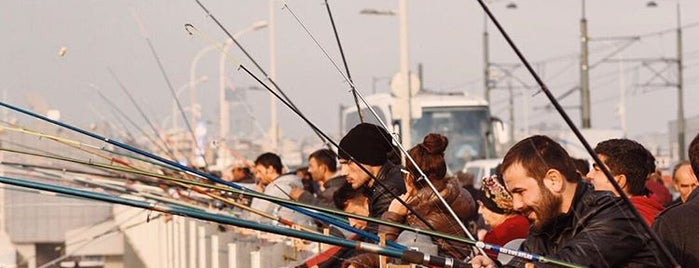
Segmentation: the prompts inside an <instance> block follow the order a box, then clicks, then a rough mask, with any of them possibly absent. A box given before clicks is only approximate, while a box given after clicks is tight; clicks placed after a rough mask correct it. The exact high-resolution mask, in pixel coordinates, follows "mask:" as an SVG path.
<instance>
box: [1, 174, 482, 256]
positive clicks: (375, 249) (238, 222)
mask: <svg viewBox="0 0 699 268" xmlns="http://www.w3.org/2000/svg"><path fill="white" fill-rule="evenodd" d="M0 183H5V184H10V185H15V186H20V187H24V188H31V189H37V190H43V191H49V192H54V193H60V194H66V195H72V196H78V197H83V198H88V199H93V200H98V201H104V202H109V203H114V204H120V205H125V206H130V207H137V208H143V209H149V210H154V211H158V212H163V213H168V214H174V215H181V216H186V217H190V218H196V219H200V220H205V221H210V222H216V223H221V224H228V225H234V226H238V227H242V228H247V229H253V230H258V231H263V232H269V233H274V234H279V235H284V236H291V237H296V238H300V239H305V240H309V241H314V242H320V243H325V244H331V245H336V246H342V247H345V248H354V249H357V250H360V251H365V252H370V253H376V254H380V255H384V256H388V257H393V258H399V259H401V260H404V261H407V262H410V263H418V264H425V265H431V266H441V267H459V268H461V267H463V268H466V267H470V265H469V264H466V263H464V262H461V261H460V260H454V259H452V258H445V257H440V256H432V255H428V254H425V253H422V252H419V251H412V250H407V249H396V248H391V247H384V246H380V245H377V244H371V243H367V242H358V241H352V240H347V239H342V238H338V237H333V236H325V235H320V234H314V233H308V232H304V231H299V230H294V229H290V228H282V227H277V226H272V225H265V224H260V223H256V222H252V221H247V220H242V219H238V218H234V217H227V216H224V215H219V214H214V213H208V212H204V211H195V210H187V209H183V208H180V207H178V206H169V205H164V204H153V203H149V202H145V201H141V200H133V199H126V198H121V197H115V196H110V195H107V194H103V193H95V192H90V191H84V190H77V189H72V188H68V187H63V186H56V185H50V184H45V183H39V182H32V181H27V180H22V179H16V178H9V177H5V176H0Z"/></svg>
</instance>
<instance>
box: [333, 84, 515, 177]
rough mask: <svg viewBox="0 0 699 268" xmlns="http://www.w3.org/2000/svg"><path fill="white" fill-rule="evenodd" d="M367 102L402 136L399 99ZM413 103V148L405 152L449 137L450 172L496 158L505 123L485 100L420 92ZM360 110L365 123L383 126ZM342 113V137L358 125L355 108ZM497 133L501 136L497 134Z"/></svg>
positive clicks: (378, 98)
mask: <svg viewBox="0 0 699 268" xmlns="http://www.w3.org/2000/svg"><path fill="white" fill-rule="evenodd" d="M366 100H367V102H368V103H369V104H370V105H371V106H372V107H373V108H374V110H375V111H376V113H377V114H378V116H379V117H380V118H381V119H382V120H383V122H384V123H386V124H387V125H388V127H389V128H392V129H393V132H394V133H398V134H399V135H400V123H401V118H400V112H398V111H397V110H398V109H395V104H396V103H397V102H398V99H397V98H395V97H393V96H391V95H390V94H389V93H379V94H374V95H370V96H367V97H366ZM411 103H412V109H411V114H412V117H413V120H412V124H411V125H412V128H411V130H410V133H411V138H410V141H411V143H412V144H409V145H405V144H404V146H405V147H406V148H410V147H412V146H413V145H414V144H416V143H418V142H421V141H422V139H423V138H424V137H425V136H426V135H427V134H429V133H439V134H442V135H445V136H447V137H448V138H449V146H448V147H447V151H446V152H445V158H446V160H447V164H448V166H449V169H450V170H451V171H458V170H461V169H462V168H463V167H464V163H465V162H466V161H470V160H476V159H488V158H495V157H497V156H496V154H495V145H496V142H497V139H496V138H495V137H496V136H501V135H500V133H501V131H502V123H501V121H499V120H496V119H495V120H494V119H493V118H492V117H491V115H490V109H489V108H488V103H487V102H486V101H485V100H484V99H482V98H480V97H476V96H471V95H466V94H454V93H427V92H419V93H417V94H416V95H415V96H412V97H411ZM360 104H361V103H360ZM361 106H362V107H363V108H362V115H363V116H364V120H365V122H367V123H373V124H377V125H380V124H379V123H378V121H377V120H376V117H375V116H374V115H373V114H372V113H371V112H370V111H369V109H367V108H366V106H365V105H363V104H362V105H361ZM340 112H341V114H340V117H341V118H340V133H342V134H344V133H347V131H348V130H349V129H351V128H352V127H353V126H355V125H357V124H359V122H360V121H359V116H358V114H357V108H356V106H355V105H351V106H344V107H341V111H340ZM494 123H495V124H494ZM494 125H499V127H495V128H494ZM494 129H496V131H498V132H499V133H494V132H493V130H494ZM494 134H497V135H494Z"/></svg>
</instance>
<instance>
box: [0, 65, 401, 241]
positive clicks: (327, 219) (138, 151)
mask: <svg viewBox="0 0 699 268" xmlns="http://www.w3.org/2000/svg"><path fill="white" fill-rule="evenodd" d="M241 67H242V66H241ZM243 68H244V67H243ZM245 70H246V71H247V72H248V73H249V74H250V75H253V74H252V73H250V71H249V70H247V69H245ZM253 76H254V75H253ZM255 78H257V77H255ZM257 80H258V81H259V82H261V81H260V80H259V79H257ZM261 84H262V85H264V86H265V87H266V88H267V89H269V87H267V85H265V84H264V83H261ZM275 93H276V92H275ZM275 96H277V97H278V95H276V94H275ZM0 106H3V107H6V108H8V109H11V110H13V111H15V112H19V113H22V114H25V115H28V116H31V117H34V118H36V119H40V120H42V121H45V122H49V123H51V124H54V125H57V126H61V127H63V128H66V129H69V130H71V131H74V132H77V133H80V134H83V135H85V136H88V137H91V138H93V139H96V140H100V141H103V142H106V143H109V144H112V145H114V146H117V147H119V148H122V149H124V150H127V151H130V152H133V153H136V154H139V155H142V156H145V157H148V158H150V159H154V160H156V161H158V162H161V163H164V164H167V165H169V166H171V167H172V168H176V169H178V170H180V171H182V172H185V173H186V174H190V175H192V176H196V177H199V178H204V179H207V180H210V181H212V182H216V183H220V184H223V185H226V186H229V187H233V188H236V189H239V190H244V191H254V190H251V189H249V188H246V187H243V186H240V185H238V184H236V183H232V182H228V181H224V180H222V179H220V178H218V177H216V176H213V175H211V174H208V173H205V172H202V171H200V170H197V169H194V168H190V167H187V166H184V165H182V164H180V163H177V162H174V161H172V160H169V159H166V158H163V157H160V156H157V155H155V154H153V153H150V152H147V151H144V150H141V149H138V148H136V147H134V146H131V145H128V144H125V143H122V142H119V141H117V140H113V139H110V138H107V137H103V136H100V135H98V134H95V133H93V132H90V131H86V130H83V129H81V128H78V127H75V126H73V125H70V124H67V123H63V122H60V121H56V120H53V119H50V118H48V117H45V116H43V115H40V114H37V113H35V112H32V111H29V110H26V109H22V108H19V107H17V106H14V105H11V104H8V103H5V102H2V101H0ZM308 122H310V121H308ZM367 172H368V171H367ZM281 206H284V207H286V208H288V209H291V210H293V211H296V212H299V213H301V214H303V215H306V216H308V217H311V218H314V219H317V220H320V221H323V222H327V223H330V224H333V225H336V226H337V227H340V228H343V229H345V230H348V231H351V232H353V233H356V234H359V235H361V236H362V237H365V238H368V239H371V240H372V241H376V242H378V241H379V240H380V239H379V237H378V236H377V235H376V234H373V233H369V232H367V231H363V230H359V229H357V228H354V227H352V226H350V225H349V224H347V223H343V222H338V221H337V220H336V219H334V218H331V217H329V216H328V215H323V214H320V213H315V212H313V211H309V210H306V209H303V208H299V207H294V206H289V205H285V204H282V205H281ZM387 244H388V245H389V246H391V247H396V248H401V249H403V248H405V246H403V245H400V244H398V243H396V242H394V241H387Z"/></svg>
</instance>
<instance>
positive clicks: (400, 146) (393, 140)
mask: <svg viewBox="0 0 699 268" xmlns="http://www.w3.org/2000/svg"><path fill="white" fill-rule="evenodd" d="M282 1H283V2H284V9H285V10H287V11H288V12H289V14H291V15H292V16H293V17H294V19H295V20H296V22H298V23H299V25H301V27H302V28H303V29H304V30H305V32H306V33H307V34H308V35H309V37H310V38H311V39H313V40H314V41H315V40H316V38H315V37H314V36H313V34H312V33H311V32H310V31H309V30H308V28H307V27H306V26H305V25H304V24H303V22H301V19H299V17H298V16H296V14H295V13H294V11H293V10H291V7H289V5H288V3H287V2H286V1H285V0H282ZM315 43H316V45H317V46H318V48H320V49H321V50H322V51H323V53H324V54H325V56H326V58H327V59H328V60H329V61H330V62H331V63H332V64H333V65H334V66H335V68H336V69H337V71H338V72H339V73H340V74H341V75H342V77H343V78H344V79H345V81H346V82H347V83H349V84H350V85H351V86H352V88H356V87H355V86H354V83H353V82H352V80H351V79H350V78H349V77H347V76H345V75H344V74H343V73H342V71H340V69H339V67H337V64H336V63H335V61H334V60H333V59H332V58H331V57H330V56H329V55H328V54H327V53H326V52H325V49H324V48H323V47H322V46H321V45H320V43H318V42H317V41H316V42H315ZM353 93H355V96H358V97H359V98H360V99H361V100H362V102H363V103H364V105H366V106H367V108H368V109H369V111H371V113H372V114H373V115H374V117H375V118H376V120H377V122H379V124H380V126H381V127H382V128H383V129H384V130H386V132H388V133H390V131H389V128H388V126H387V125H386V123H385V122H384V121H383V119H382V118H381V117H380V116H379V115H378V114H377V113H376V111H375V110H374V108H373V107H372V106H371V105H369V103H368V102H367V101H366V99H365V98H364V96H362V94H361V92H359V91H358V90H356V89H355V90H354V91H353ZM403 120H409V119H408V118H404V119H403ZM390 136H391V140H390V141H388V140H387V142H389V143H395V144H396V145H397V146H396V147H397V148H398V149H399V150H400V152H401V153H402V154H403V155H405V158H406V159H407V161H409V162H410V163H411V164H412V165H413V166H414V167H415V169H416V170H417V171H418V173H419V175H420V176H419V177H418V178H417V180H416V181H420V180H423V181H425V182H426V184H427V185H428V186H429V188H430V189H431V190H432V192H433V193H434V194H435V195H436V196H437V199H439V201H440V203H441V204H442V205H443V206H444V207H445V208H446V209H447V212H449V215H450V216H451V217H452V218H453V219H454V220H455V221H456V223H457V224H458V225H459V227H460V228H461V230H462V231H463V232H464V233H465V234H466V235H467V236H468V238H470V239H472V240H477V239H476V237H475V236H473V234H471V232H470V231H469V230H468V228H466V225H464V223H463V222H462V221H461V219H459V216H458V215H456V212H454V209H452V207H451V206H450V205H449V203H447V201H446V200H445V199H444V197H443V196H442V195H441V194H440V193H439V190H437V187H435V186H434V184H433V183H432V182H431V181H430V180H429V178H428V177H427V175H425V173H424V172H423V171H422V169H421V168H420V166H419V165H418V164H417V163H416V162H415V159H413V157H411V156H410V154H408V151H407V150H406V149H405V147H403V144H401V142H400V141H399V140H398V139H397V138H396V137H394V136H393V135H390ZM384 138H385V137H384ZM392 148H393V146H392ZM360 166H361V165H360ZM397 199H398V200H402V199H401V198H397ZM403 204H404V205H405V206H406V207H408V206H407V204H405V203H403ZM411 212H412V213H414V214H415V212H414V211H412V210H411ZM416 216H417V215H416ZM478 251H479V252H480V253H481V254H482V255H484V256H485V255H486V254H485V252H484V251H483V250H482V249H480V248H478Z"/></svg>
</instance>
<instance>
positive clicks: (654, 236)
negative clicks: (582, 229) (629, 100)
mask: <svg viewBox="0 0 699 268" xmlns="http://www.w3.org/2000/svg"><path fill="white" fill-rule="evenodd" d="M478 3H479V4H480V6H481V7H482V8H483V11H484V12H485V13H486V15H488V18H490V21H492V22H493V24H494V25H495V27H497V29H498V31H499V32H500V34H502V36H503V37H504V38H505V41H507V44H508V45H509V46H510V48H512V51H513V52H514V53H515V54H516V55H517V57H518V58H519V60H520V61H521V62H522V64H524V66H525V67H526V68H527V71H529V74H531V75H532V77H533V78H534V80H536V83H537V84H538V85H539V87H540V88H541V92H543V93H544V94H545V95H546V97H547V98H548V99H549V101H550V102H551V105H553V107H554V108H556V111H558V113H559V114H560V115H561V117H563V120H564V121H565V122H566V125H568V127H569V128H570V130H571V131H573V133H574V134H575V136H576V137H577V138H578V140H579V141H580V143H582V145H583V146H584V147H585V150H586V151H587V152H588V153H589V154H590V157H592V159H593V160H594V161H595V164H597V166H598V167H599V168H600V170H602V172H603V173H604V175H605V176H607V180H608V181H609V183H611V184H612V185H613V186H614V190H616V191H617V193H619V196H620V197H621V199H622V200H624V204H626V206H628V208H629V209H630V210H631V212H632V214H633V215H634V216H635V217H636V219H637V220H638V221H639V222H640V224H641V226H643V229H644V230H645V231H646V232H647V233H648V235H649V236H650V237H651V239H652V240H653V242H654V243H655V244H656V245H657V246H658V248H660V250H661V251H662V253H663V255H665V257H667V258H668V260H669V261H670V262H671V263H672V265H673V266H674V267H680V265H679V264H678V263H677V261H676V260H675V258H673V257H672V254H670V251H669V250H668V249H667V247H666V246H665V244H663V243H662V242H661V241H660V238H659V237H658V235H657V234H655V232H653V230H652V229H651V228H650V226H649V225H648V223H647V222H646V220H645V219H644V218H643V216H642V215H641V213H639V212H638V210H637V209H636V207H635V206H634V205H633V204H632V203H631V200H629V197H628V196H627V195H626V194H625V193H624V191H623V189H622V188H621V186H620V185H619V183H617V181H616V180H615V179H614V176H613V175H612V173H611V172H610V171H609V168H607V165H605V164H604V162H602V160H601V159H600V158H599V157H598V156H597V153H595V151H594V150H593V149H592V146H590V143H588V142H587V140H586V139H585V137H584V136H583V135H582V133H581V132H580V130H579V129H578V127H577V126H576V125H575V124H574V123H573V120H571V119H570V117H569V116H568V114H567V113H566V111H565V110H564V109H563V107H561V105H560V103H558V100H556V97H555V96H554V95H553V93H551V91H550V90H549V89H548V87H547V86H546V84H545V83H544V81H543V80H542V79H541V77H539V75H538V74H537V72H536V71H535V70H534V68H532V66H531V64H529V61H528V60H527V59H526V58H525V57H524V54H522V52H521V51H520V50H519V48H518V47H517V45H516V44H515V43H514V41H512V39H511V38H510V35H509V34H508V33H507V32H506V31H505V29H504V28H503V27H502V25H501V24H500V21H498V19H497V18H495V15H493V13H492V12H491V11H490V8H488V6H487V5H486V4H485V2H484V1H483V0H478Z"/></svg>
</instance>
